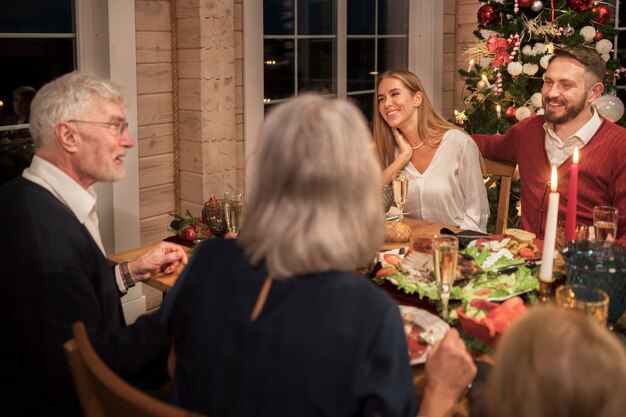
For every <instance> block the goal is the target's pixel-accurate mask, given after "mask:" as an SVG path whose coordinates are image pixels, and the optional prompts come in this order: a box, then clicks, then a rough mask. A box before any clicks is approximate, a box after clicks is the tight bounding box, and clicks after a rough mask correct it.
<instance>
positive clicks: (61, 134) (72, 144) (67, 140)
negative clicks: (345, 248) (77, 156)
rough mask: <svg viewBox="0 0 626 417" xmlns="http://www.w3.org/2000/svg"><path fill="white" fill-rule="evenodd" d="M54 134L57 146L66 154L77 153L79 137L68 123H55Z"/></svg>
mask: <svg viewBox="0 0 626 417" xmlns="http://www.w3.org/2000/svg"><path fill="white" fill-rule="evenodd" d="M54 134H55V137H56V140H57V143H58V144H59V146H60V147H61V148H63V149H64V150H65V151H66V152H67V153H71V154H74V153H76V152H77V151H78V145H79V143H80V136H79V135H78V132H76V130H75V129H74V128H73V127H72V126H71V125H70V124H69V123H68V122H59V123H57V125H56V126H55V127H54Z"/></svg>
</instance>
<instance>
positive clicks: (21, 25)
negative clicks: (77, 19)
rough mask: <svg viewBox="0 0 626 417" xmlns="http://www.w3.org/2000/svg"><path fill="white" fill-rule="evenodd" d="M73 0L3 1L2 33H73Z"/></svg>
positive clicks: (0, 14)
mask: <svg viewBox="0 0 626 417" xmlns="http://www.w3.org/2000/svg"><path fill="white" fill-rule="evenodd" d="M73 3H74V1H73V0H54V1H50V0H18V1H10V0H3V1H1V2H0V31H2V32H3V33H74V13H73Z"/></svg>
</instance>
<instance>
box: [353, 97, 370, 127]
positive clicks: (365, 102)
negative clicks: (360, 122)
mask: <svg viewBox="0 0 626 417" xmlns="http://www.w3.org/2000/svg"><path fill="white" fill-rule="evenodd" d="M348 99H349V100H351V101H352V102H353V103H354V104H356V105H357V107H358V108H359V109H360V110H361V112H362V113H363V116H365V118H366V119H367V120H368V121H369V122H370V125H371V121H372V116H373V114H374V113H373V112H374V93H365V94H355V95H350V96H348Z"/></svg>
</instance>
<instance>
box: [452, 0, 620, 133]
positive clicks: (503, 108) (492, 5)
mask: <svg viewBox="0 0 626 417" xmlns="http://www.w3.org/2000/svg"><path fill="white" fill-rule="evenodd" d="M481 3H484V4H483V5H482V6H481V7H480V9H479V10H478V14H477V20H478V29H477V30H476V31H475V32H474V35H475V36H476V38H477V39H478V40H477V42H476V44H475V45H474V46H473V47H471V48H470V49H468V50H467V51H466V54H467V55H468V70H467V71H466V70H465V69H460V70H459V73H460V74H461V75H463V76H464V77H465V83H466V87H467V90H468V95H467V96H466V97H465V103H466V105H467V107H468V109H467V110H465V111H463V112H461V113H457V114H456V122H457V124H459V125H463V127H464V128H465V130H467V131H468V132H469V133H470V134H472V133H486V134H491V133H498V132H499V133H503V132H505V131H506V130H507V129H508V128H509V127H510V126H511V125H512V124H514V123H517V122H518V121H520V120H522V119H524V118H526V117H528V116H530V115H531V114H533V113H536V114H542V113H543V108H542V104H541V94H540V92H541V86H542V84H543V80H542V77H543V74H544V72H545V70H546V68H547V66H548V61H549V59H550V57H551V56H552V53H553V51H554V49H555V48H562V47H565V46H573V45H585V46H588V47H589V48H594V49H595V50H596V51H597V52H598V53H599V54H600V55H601V56H602V57H603V58H604V59H605V61H606V68H607V69H606V75H605V77H604V80H603V82H604V96H602V97H601V98H599V99H598V100H597V101H596V102H595V103H594V105H595V106H596V108H597V109H598V111H599V112H600V114H602V115H603V116H605V117H606V118H607V119H609V120H611V121H616V122H617V121H618V120H619V119H620V118H621V117H622V115H623V113H624V105H623V103H622V102H621V100H620V99H619V98H617V97H616V95H615V88H614V85H613V83H614V81H615V79H616V78H620V77H623V76H626V74H625V72H626V69H624V68H623V67H622V66H621V65H620V63H619V62H618V61H617V60H616V59H614V58H613V53H612V51H613V42H612V39H613V37H614V36H615V34H616V33H617V31H616V29H615V28H614V27H613V26H612V25H611V22H612V19H613V13H612V8H611V6H609V5H607V4H605V3H598V2H595V1H593V0H567V1H566V0H556V1H555V0H543V1H542V0H489V1H481Z"/></svg>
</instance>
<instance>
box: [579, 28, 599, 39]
mask: <svg viewBox="0 0 626 417" xmlns="http://www.w3.org/2000/svg"><path fill="white" fill-rule="evenodd" d="M580 36H582V37H583V39H584V40H585V42H591V41H592V40H593V39H594V37H595V36H596V30H595V28H594V27H593V26H585V27H584V28H582V29H581V30H580Z"/></svg>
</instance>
